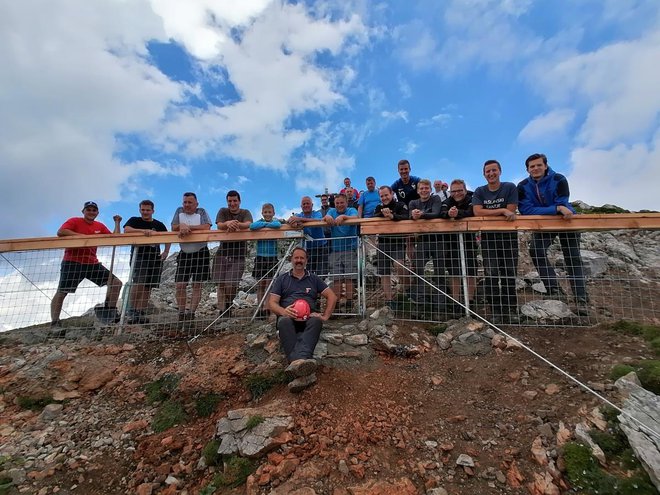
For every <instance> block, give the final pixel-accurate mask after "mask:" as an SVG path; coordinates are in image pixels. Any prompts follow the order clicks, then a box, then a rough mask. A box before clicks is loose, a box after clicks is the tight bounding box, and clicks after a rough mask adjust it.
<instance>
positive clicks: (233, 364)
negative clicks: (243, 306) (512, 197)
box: [0, 310, 653, 495]
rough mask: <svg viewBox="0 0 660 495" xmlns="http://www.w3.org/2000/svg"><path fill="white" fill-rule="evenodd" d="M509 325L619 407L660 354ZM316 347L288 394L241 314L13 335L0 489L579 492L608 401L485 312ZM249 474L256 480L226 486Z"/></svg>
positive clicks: (269, 335) (266, 343)
mask: <svg viewBox="0 0 660 495" xmlns="http://www.w3.org/2000/svg"><path fill="white" fill-rule="evenodd" d="M440 330H443V332H442V333H440V334H439V336H436V334H437V333H438V332H439V331H440ZM509 331H510V332H511V333H513V334H515V336H516V337H518V338H519V339H520V341H521V342H523V343H524V344H526V345H529V346H530V347H531V348H533V349H534V350H536V351H537V352H539V353H541V354H542V355H543V356H545V357H546V358H547V359H549V360H550V361H552V362H553V363H555V364H557V365H558V366H560V367H562V368H563V369H564V370H566V371H567V372H568V373H570V374H571V375H573V376H575V377H577V378H579V379H580V380H582V381H583V382H585V383H587V384H589V385H590V386H591V387H592V388H593V389H594V390H596V391H598V392H599V393H601V394H603V395H604V396H605V397H607V398H609V399H610V400H612V401H614V402H615V403H620V402H621V401H620V399H619V397H618V395H617V393H616V392H615V390H614V386H613V383H612V381H611V380H610V379H609V374H610V370H611V368H612V366H613V365H614V364H617V363H626V362H633V361H637V360H640V359H645V358H650V357H652V356H653V353H652V352H651V350H650V349H649V348H648V347H647V344H646V342H645V341H644V340H643V339H641V338H640V337H631V336H624V335H622V334H620V333H617V332H615V331H613V330H612V329H611V328H610V327H608V326H597V327H590V328H587V327H582V328H562V329H551V328H544V329H538V328H537V329H532V328H510V329H509ZM318 351H319V355H318V357H319V359H320V363H321V368H320V372H319V373H318V383H316V384H315V385H314V386H313V387H311V388H309V389H307V390H305V391H304V392H302V393H300V394H298V395H292V394H291V393H289V391H288V390H287V387H286V384H285V383H284V381H283V380H282V375H281V373H279V371H280V370H281V369H283V360H282V356H281V353H280V352H279V349H278V344H277V340H276V337H275V335H274V334H273V331H272V327H271V325H268V324H264V323H258V324H255V325H253V326H249V325H247V324H243V323H239V322H238V321H237V322H236V323H235V324H234V325H233V326H232V325H229V328H228V329H226V330H224V331H222V332H220V333H218V334H215V335H213V336H209V337H205V338H203V339H199V340H197V341H195V342H194V343H193V344H192V345H191V346H190V348H189V347H188V346H187V344H186V343H185V342H184V341H175V340H169V341H165V340H163V341H159V342H150V343H144V344H137V343H135V344H131V343H123V344H122V343H117V342H113V341H112V340H103V341H101V342H93V343H84V342H82V341H64V342H58V341H49V342H46V343H38V344H34V345H27V344H22V343H16V342H10V341H6V342H5V343H4V344H2V357H1V358H0V462H1V463H2V465H1V466H0V471H1V472H2V474H1V477H2V479H3V480H4V481H1V480H0V486H4V487H5V490H6V492H7V493H35V494H42V495H43V494H50V493H61V494H70V493H83V494H125V493H138V494H141V495H146V494H158V493H163V494H174V493H179V494H184V493H188V494H193V493H195V494H196V493H207V494H208V493H213V489H214V488H215V489H217V490H216V492H215V493H248V494H255V495H256V494H268V493H271V494H288V493H296V494H298V495H312V494H333V495H343V494H351V495H358V494H389V493H392V494H394V493H397V494H415V493H428V494H435V495H438V494H443V493H449V494H488V493H493V494H496V493H532V494H558V493H563V492H566V491H567V490H568V488H569V482H568V480H567V478H566V476H565V474H564V473H563V469H565V466H564V463H563V458H562V445H563V444H564V443H565V442H566V441H568V440H569V439H570V438H571V437H572V436H573V435H574V433H575V429H576V426H577V425H581V424H584V425H586V427H587V428H589V427H594V426H597V424H598V423H599V422H602V418H601V417H600V415H599V413H598V412H597V411H594V408H596V407H597V406H599V405H601V402H600V401H599V400H598V399H597V398H595V397H594V396H593V395H592V394H590V393H586V392H584V391H583V390H582V389H581V388H580V387H578V386H577V385H576V384H575V383H573V382H571V381H569V380H568V379H567V378H566V377H564V376H563V375H561V374H560V373H559V372H557V371H556V370H554V369H552V368H551V367H550V366H548V365H547V364H545V363H543V362H542V361H540V360H539V359H538V358H537V357H534V356H533V355H532V354H531V353H529V352H528V351H526V350H525V349H523V348H522V347H521V346H520V345H519V344H518V343H516V342H515V341H513V340H511V339H508V338H506V337H504V336H502V335H501V334H499V333H498V332H495V331H493V329H490V328H488V327H486V326H485V325H482V324H480V323H478V322H474V321H471V322H466V321H461V322H458V323H456V324H455V325H453V326H450V327H449V328H438V327H433V326H431V325H417V326H415V325H412V324H409V323H406V324H402V323H400V322H396V321H393V320H392V318H391V315H390V314H389V313H388V311H387V310H381V311H379V312H377V313H376V314H372V316H371V317H369V318H367V319H365V320H351V319H336V320H332V321H331V322H329V323H328V324H326V326H325V329H324V333H323V337H322V342H321V344H320V346H319V348H318ZM211 441H214V442H215V443H213V444H210V442H211ZM209 445H210V447H209ZM218 448H220V450H221V451H222V452H223V453H225V454H226V456H225V457H224V461H225V463H224V465H223V462H222V460H220V462H218V457H217V456H216V455H214V454H215V452H216V451H217V450H218ZM232 453H234V454H235V455H233V456H231V457H230V455H231V454H232ZM248 459H249V460H248ZM214 464H215V465H214ZM242 469H245V470H246V471H245V475H246V476H247V475H248V474H249V476H248V477H247V480H246V482H245V483H243V484H241V485H240V486H238V487H235V488H232V487H230V486H226V485H231V484H232V483H231V481H232V479H233V478H232V476H233V475H234V474H235V473H232V472H231V471H232V470H234V471H240V470H242ZM239 478H240V476H239ZM2 483H4V485H3V484H2Z"/></svg>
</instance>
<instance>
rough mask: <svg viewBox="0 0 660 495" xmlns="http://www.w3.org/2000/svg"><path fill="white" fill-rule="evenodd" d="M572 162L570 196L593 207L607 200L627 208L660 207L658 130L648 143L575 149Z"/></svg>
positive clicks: (653, 208)
mask: <svg viewBox="0 0 660 495" xmlns="http://www.w3.org/2000/svg"><path fill="white" fill-rule="evenodd" d="M571 162H572V165H573V171H572V173H571V174H570V175H569V176H568V180H569V183H570V185H571V198H572V199H580V200H582V201H584V202H586V203H587V204H591V205H594V206H601V205H602V204H605V203H609V204H615V205H618V206H622V207H624V208H626V209H629V210H642V209H652V210H660V197H659V196H658V184H660V132H658V133H657V134H656V135H655V138H654V139H653V141H652V143H651V144H649V145H645V144H642V143H636V144H634V145H624V144H618V145H616V146H614V147H612V148H610V149H595V148H577V149H575V150H573V153H572V154H571Z"/></svg>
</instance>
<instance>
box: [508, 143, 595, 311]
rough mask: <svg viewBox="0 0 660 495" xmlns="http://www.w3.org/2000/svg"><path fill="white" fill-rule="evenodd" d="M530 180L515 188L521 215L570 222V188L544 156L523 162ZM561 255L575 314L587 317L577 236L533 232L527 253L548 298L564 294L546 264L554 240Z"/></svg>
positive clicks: (582, 269)
mask: <svg viewBox="0 0 660 495" xmlns="http://www.w3.org/2000/svg"><path fill="white" fill-rule="evenodd" d="M525 167H526V168H527V172H528V173H529V177H528V178H527V179H525V180H523V181H522V182H520V184H518V200H519V204H518V209H519V210H520V213H521V214H522V215H561V216H562V217H563V219H564V220H570V219H571V218H572V217H573V215H574V214H575V210H574V209H573V207H572V206H571V204H570V203H569V202H568V200H569V188H568V181H567V180H566V177H564V176H563V175H561V174H558V173H556V172H555V171H554V170H552V169H551V168H550V167H549V166H548V159H547V157H546V156H545V155H543V154H540V153H535V154H533V155H530V156H529V157H528V158H527V160H525ZM556 237H558V238H559V244H560V246H561V250H562V252H563V254H564V262H565V264H566V271H567V272H568V275H569V280H570V283H571V288H572V289H573V296H574V297H575V302H576V304H577V312H578V314H579V315H581V316H587V315H588V314H589V312H588V306H587V305H588V302H589V299H588V296H587V289H586V282H585V278H584V268H583V266H582V258H581V256H580V233H579V232H535V233H534V234H533V235H532V241H531V244H530V248H529V252H530V255H531V257H532V261H533V262H534V266H536V269H537V270H538V272H539V276H540V277H541V281H542V282H543V285H545V289H546V290H547V291H548V295H549V296H556V297H561V296H563V295H564V291H563V289H562V288H561V286H560V285H559V281H558V280H557V274H556V273H555V270H554V268H553V267H552V265H551V264H550V261H549V260H548V254H547V252H548V248H549V247H550V245H552V243H553V241H554V239H555V238H556Z"/></svg>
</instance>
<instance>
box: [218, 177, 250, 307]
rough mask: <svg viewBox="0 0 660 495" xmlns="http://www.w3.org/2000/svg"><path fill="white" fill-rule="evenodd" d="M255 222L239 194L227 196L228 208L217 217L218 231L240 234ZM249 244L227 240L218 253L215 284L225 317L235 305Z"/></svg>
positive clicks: (231, 192) (232, 192) (222, 209)
mask: <svg viewBox="0 0 660 495" xmlns="http://www.w3.org/2000/svg"><path fill="white" fill-rule="evenodd" d="M251 223H252V213H250V211H249V210H244V209H242V208H241V195H240V194H239V193H238V191H233V190H232V191H229V192H228V193H227V208H220V210H219V211H218V214H217V215H216V217H215V224H216V225H217V226H218V230H223V231H225V232H238V231H240V230H248V229H249V228H250V224H251ZM246 255H247V241H223V242H222V243H221V244H220V246H219V247H218V251H217V252H216V253H215V260H214V261H213V281H214V282H215V283H216V284H218V311H219V313H220V314H221V315H222V314H223V313H224V312H225V310H226V309H227V308H229V307H231V305H232V304H233V302H234V298H235V297H236V293H237V292H238V284H239V283H240V281H241V278H242V277H243V271H244V270H245V256H246Z"/></svg>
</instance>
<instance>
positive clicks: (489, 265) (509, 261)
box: [481, 232, 518, 315]
mask: <svg viewBox="0 0 660 495" xmlns="http://www.w3.org/2000/svg"><path fill="white" fill-rule="evenodd" d="M481 254H482V256H483V259H484V275H485V280H484V292H485V294H486V300H487V301H488V304H489V305H490V308H491V310H492V312H493V315H505V314H509V313H516V312H517V311H518V296H517V295H516V269H517V267H518V234H517V233H515V232H504V233H499V232H498V233H494V232H486V233H484V234H482V236H481Z"/></svg>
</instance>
